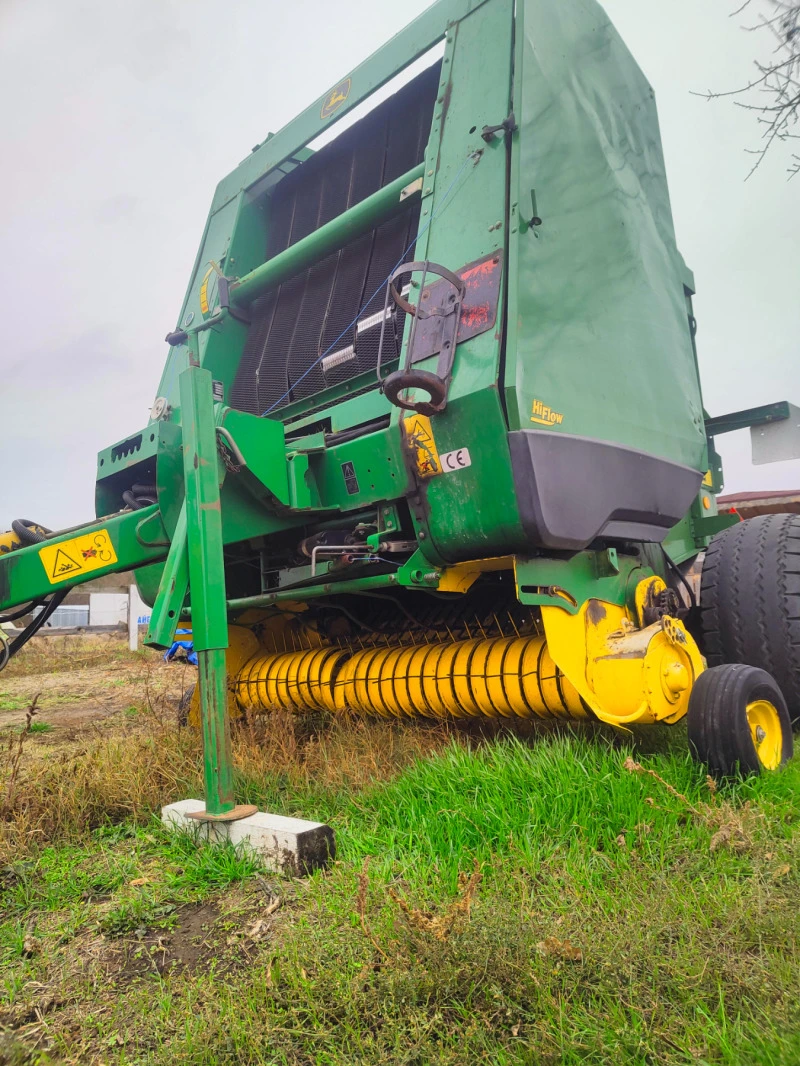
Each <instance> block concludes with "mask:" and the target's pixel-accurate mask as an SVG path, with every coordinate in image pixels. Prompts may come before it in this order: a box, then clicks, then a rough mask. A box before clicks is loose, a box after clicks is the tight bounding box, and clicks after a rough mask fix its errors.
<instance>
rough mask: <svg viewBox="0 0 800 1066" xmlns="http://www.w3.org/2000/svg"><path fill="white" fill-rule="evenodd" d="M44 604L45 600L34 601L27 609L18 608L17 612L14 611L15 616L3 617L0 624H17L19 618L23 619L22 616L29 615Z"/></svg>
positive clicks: (5, 615) (7, 615)
mask: <svg viewBox="0 0 800 1066" xmlns="http://www.w3.org/2000/svg"><path fill="white" fill-rule="evenodd" d="M43 603H44V600H34V601H33V602H32V603H29V604H28V605H27V606H26V607H20V608H18V609H17V610H16V611H14V613H13V614H4V615H3V617H2V618H0V623H2V622H16V620H17V619H18V618H22V616H23V615H24V614H28V613H29V612H30V611H32V610H33V609H34V608H35V607H40V606H41V605H42V604H43Z"/></svg>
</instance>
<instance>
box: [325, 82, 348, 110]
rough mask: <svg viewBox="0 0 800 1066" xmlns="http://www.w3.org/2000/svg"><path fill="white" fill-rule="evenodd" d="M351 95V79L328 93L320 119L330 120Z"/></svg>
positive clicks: (340, 83)
mask: <svg viewBox="0 0 800 1066" xmlns="http://www.w3.org/2000/svg"><path fill="white" fill-rule="evenodd" d="M349 95H350V79H349V78H345V79H344V81H340V82H339V84H338V85H337V86H336V87H335V88H334V89H331V91H330V92H329V93H328V95H327V96H326V97H325V101H324V103H323V105H322V111H320V118H330V117H331V115H332V114H333V112H334V111H336V110H337V109H338V108H340V107H341V106H342V104H343V103H344V102H345V100H346V99H347V97H348V96H349Z"/></svg>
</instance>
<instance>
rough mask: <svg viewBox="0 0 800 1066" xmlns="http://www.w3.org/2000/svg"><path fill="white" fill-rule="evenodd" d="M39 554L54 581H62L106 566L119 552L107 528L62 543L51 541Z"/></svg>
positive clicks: (50, 579)
mask: <svg viewBox="0 0 800 1066" xmlns="http://www.w3.org/2000/svg"><path fill="white" fill-rule="evenodd" d="M39 558H40V559H41V560H42V566H43V567H44V571H45V573H46V574H47V580H48V581H49V582H50V584H51V585H57V584H58V582H59V581H66V580H67V578H72V577H77V576H78V575H79V574H88V573H91V572H92V571H93V570H102V568H103V567H104V566H111V565H112V563H115V562H116V561H117V553H116V552H115V551H114V546H113V545H112V543H111V538H110V537H109V535H108V530H107V529H100V530H97V531H96V532H95V533H86V534H85V535H84V536H82V537H74V538H73V539H72V540H62V541H61V543H60V544H48V545H45V546H44V547H43V548H40V549H39Z"/></svg>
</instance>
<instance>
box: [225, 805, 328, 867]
mask: <svg viewBox="0 0 800 1066" xmlns="http://www.w3.org/2000/svg"><path fill="white" fill-rule="evenodd" d="M228 839H229V840H230V841H231V842H232V843H233V844H235V845H237V846H240V845H241V846H242V847H248V848H252V849H253V851H256V852H258V854H259V855H260V856H261V858H262V859H263V861H264V862H265V863H266V864H267V865H268V866H270V867H271V869H273V870H280V871H281V872H283V873H288V874H291V875H293V876H294V877H302V876H303V875H304V874H308V873H311V871H312V870H317V869H320V868H322V867H325V866H327V865H328V863H329V862H331V861H332V860H333V858H334V856H335V854H336V845H335V842H334V838H333V830H332V829H331V827H330V826H329V825H323V823H322V822H307V821H305V820H304V819H302V818H284V817H282V816H281V815H279V814H266V813H262V812H261V811H259V812H258V813H257V814H251V815H250V817H249V818H242V819H240V820H239V821H238V822H229V823H228Z"/></svg>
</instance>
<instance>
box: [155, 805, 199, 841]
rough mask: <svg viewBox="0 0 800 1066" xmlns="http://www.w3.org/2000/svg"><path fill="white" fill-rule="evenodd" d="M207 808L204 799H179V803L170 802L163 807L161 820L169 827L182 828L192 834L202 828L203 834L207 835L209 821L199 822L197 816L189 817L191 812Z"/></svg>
mask: <svg viewBox="0 0 800 1066" xmlns="http://www.w3.org/2000/svg"><path fill="white" fill-rule="evenodd" d="M205 809H206V805H205V801H204V800H196V799H186V800H178V802H177V803H168V804H167V806H166V807H162V808H161V822H162V824H163V825H165V826H166V827H167V829H181V830H184V831H186V832H191V833H192V834H194V833H196V832H197V831H198V830H202V831H203V835H206V832H205V830H206V826H207V825H208V822H198V821H197V819H196V818H188V817H187V815H188V814H189V813H190V812H196V811H204V810H205Z"/></svg>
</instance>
